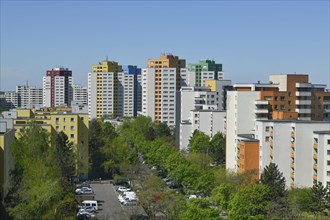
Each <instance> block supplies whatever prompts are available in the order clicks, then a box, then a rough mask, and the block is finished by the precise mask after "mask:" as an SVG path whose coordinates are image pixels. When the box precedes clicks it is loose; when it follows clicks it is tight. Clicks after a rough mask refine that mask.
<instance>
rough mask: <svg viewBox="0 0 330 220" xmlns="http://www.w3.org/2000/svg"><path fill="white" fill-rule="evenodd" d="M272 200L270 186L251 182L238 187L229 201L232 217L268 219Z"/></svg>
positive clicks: (229, 211)
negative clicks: (268, 210)
mask: <svg viewBox="0 0 330 220" xmlns="http://www.w3.org/2000/svg"><path fill="white" fill-rule="evenodd" d="M269 200H270V190H269V188H268V186H266V185H261V184H251V185H248V186H246V187H244V188H240V189H238V191H237V192H236V193H235V195H234V196H233V198H232V199H231V200H230V202H229V206H228V215H229V218H230V219H233V220H236V219H237V220H240V219H266V215H267V209H268V206H269Z"/></svg>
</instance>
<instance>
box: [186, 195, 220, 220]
mask: <svg viewBox="0 0 330 220" xmlns="http://www.w3.org/2000/svg"><path fill="white" fill-rule="evenodd" d="M180 219H183V220H202V219H209V220H212V219H214V220H215V219H219V211H218V210H216V209H212V208H210V203H209V201H208V200H206V199H201V198H196V199H190V200H189V201H187V203H186V205H185V206H184V207H183V209H182V211H181V213H180Z"/></svg>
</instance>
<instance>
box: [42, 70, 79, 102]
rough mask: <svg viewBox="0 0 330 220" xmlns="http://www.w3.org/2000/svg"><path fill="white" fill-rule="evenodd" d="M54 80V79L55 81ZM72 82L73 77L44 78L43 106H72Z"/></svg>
mask: <svg viewBox="0 0 330 220" xmlns="http://www.w3.org/2000/svg"><path fill="white" fill-rule="evenodd" d="M52 78H53V79H54V80H53V81H52ZM66 78H67V79H66ZM72 82H73V77H72V76H69V77H68V76H53V77H52V76H44V77H43V106H44V107H52V106H54V107H57V106H68V105H70V103H71V101H72V95H73V94H72ZM66 100H67V101H66Z"/></svg>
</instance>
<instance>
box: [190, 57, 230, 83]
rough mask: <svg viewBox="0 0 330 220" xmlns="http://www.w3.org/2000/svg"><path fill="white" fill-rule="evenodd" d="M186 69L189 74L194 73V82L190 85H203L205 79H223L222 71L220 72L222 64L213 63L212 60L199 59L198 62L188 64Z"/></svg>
mask: <svg viewBox="0 0 330 220" xmlns="http://www.w3.org/2000/svg"><path fill="white" fill-rule="evenodd" d="M188 70H189V72H190V74H191V75H194V78H195V84H194V85H191V86H195V85H196V86H203V85H204V83H205V80H208V79H211V80H212V79H214V80H222V79H224V73H223V72H222V64H218V63H215V61H214V60H208V59H206V60H200V61H199V63H195V64H188Z"/></svg>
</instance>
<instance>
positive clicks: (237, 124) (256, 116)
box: [226, 74, 330, 171]
mask: <svg viewBox="0 0 330 220" xmlns="http://www.w3.org/2000/svg"><path fill="white" fill-rule="evenodd" d="M270 81H271V82H270V83H266V84H263V83H252V84H236V85H234V89H235V90H236V91H229V92H228V93H227V104H228V106H227V135H226V138H227V140H226V142H227V147H226V167H227V168H229V169H233V170H236V171H239V170H241V171H242V166H240V165H239V163H238V161H239V158H238V157H237V152H238V147H237V146H238V143H239V142H240V141H241V140H244V138H246V137H247V136H248V135H252V134H253V132H254V131H255V129H256V128H255V125H256V121H257V120H264V121H267V120H299V121H311V119H313V120H317V121H322V120H325V121H326V120H329V116H328V115H329V112H330V108H329V107H330V101H328V100H330V93H329V92H326V91H325V87H326V85H318V84H311V83H309V82H308V75H306V74H288V75H271V76H270ZM313 103H319V104H318V105H316V106H315V104H314V105H313ZM242 137H243V138H242ZM251 139H254V138H251ZM255 139H257V138H255ZM251 142H252V141H250V143H249V145H251ZM253 146H254V147H255V146H257V145H256V143H255V144H254V145H253ZM244 158H245V160H249V161H255V160H257V158H251V157H250V158H249V157H247V156H245V157H244ZM243 167H246V166H243ZM244 169H245V170H246V169H247V168H244ZM244 169H243V170H244Z"/></svg>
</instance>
